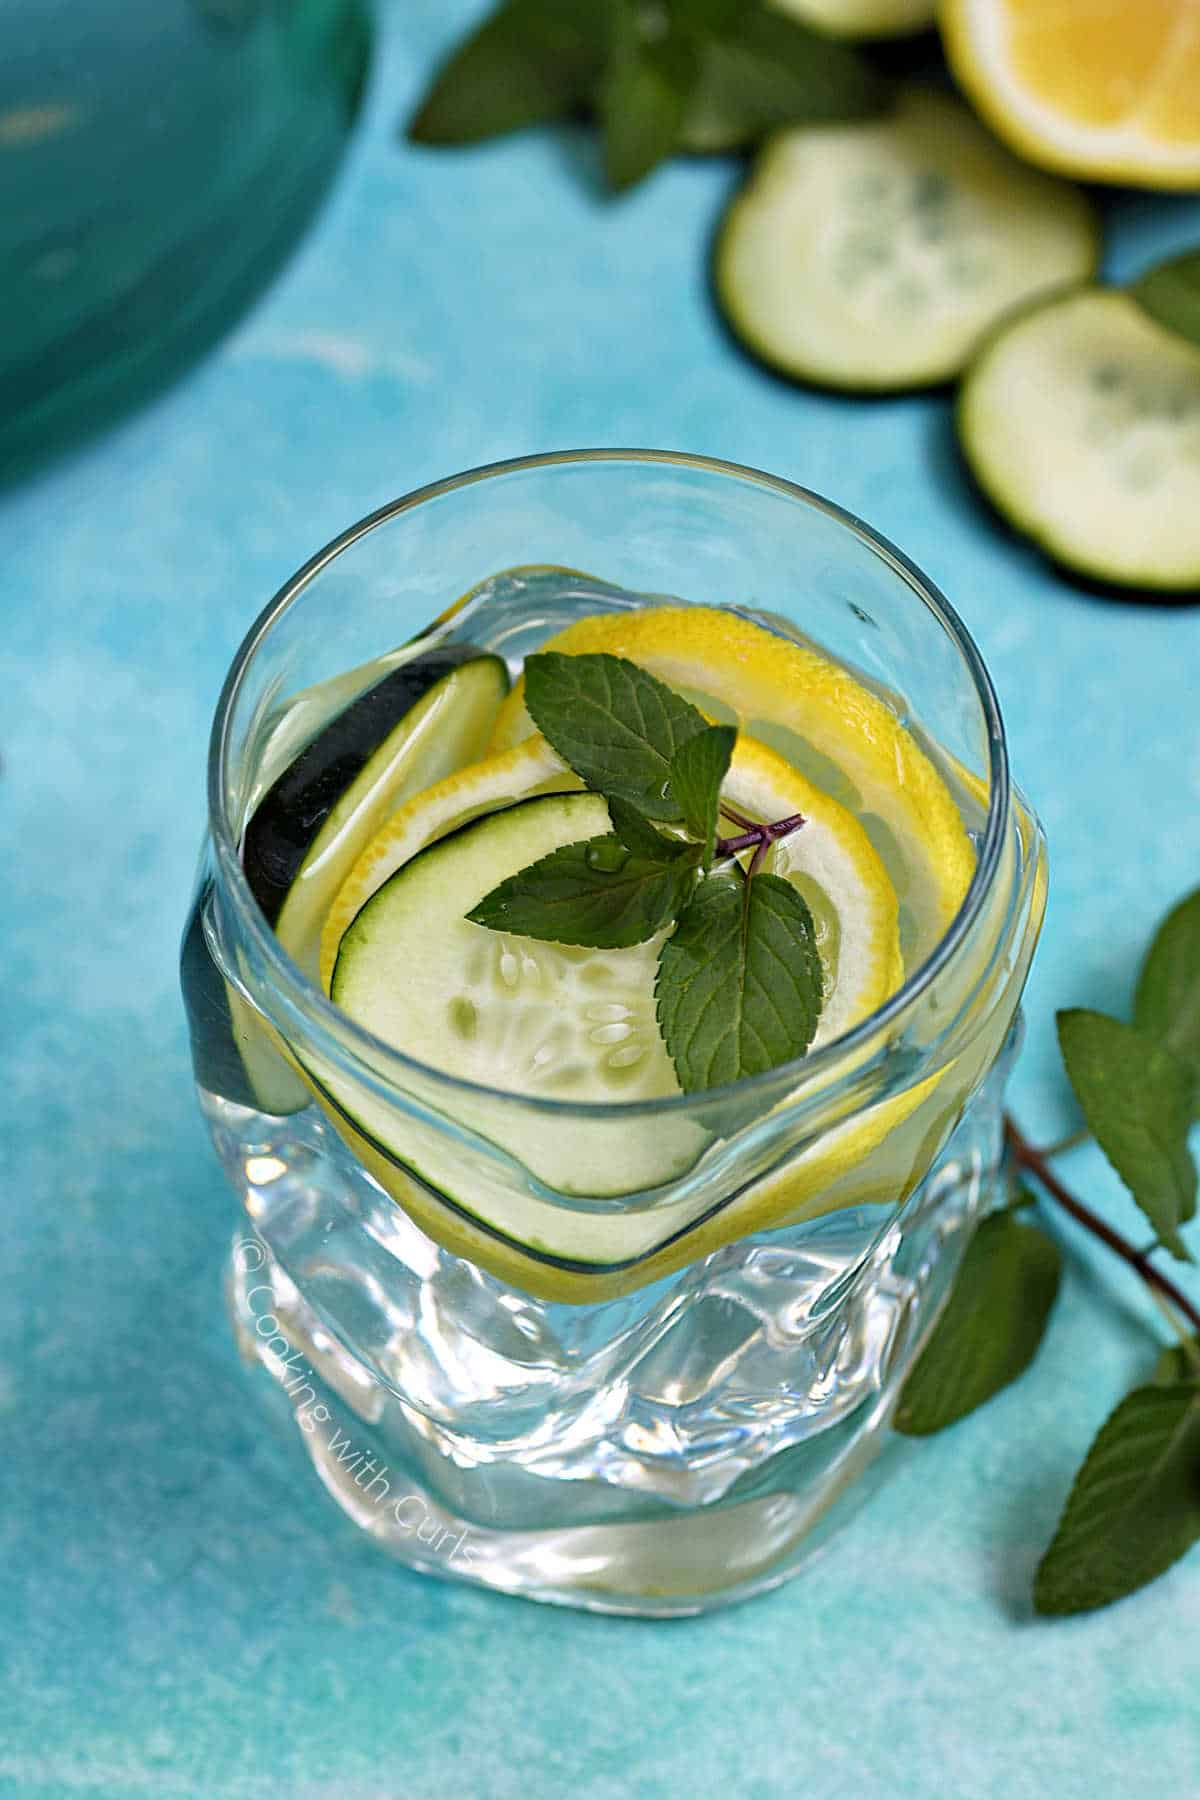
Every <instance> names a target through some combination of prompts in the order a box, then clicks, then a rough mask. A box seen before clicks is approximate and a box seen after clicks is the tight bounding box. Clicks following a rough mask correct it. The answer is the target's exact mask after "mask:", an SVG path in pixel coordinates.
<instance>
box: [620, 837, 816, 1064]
mask: <svg viewBox="0 0 1200 1800" xmlns="http://www.w3.org/2000/svg"><path fill="white" fill-rule="evenodd" d="M822 993H823V977H822V971H821V959H820V957H819V955H818V953H817V947H816V935H815V932H814V929H813V922H812V915H811V913H810V912H809V910H808V907H807V906H806V905H805V903H804V901H803V900H802V899H801V897H800V895H799V894H798V893H797V892H796V889H795V888H794V887H792V886H791V885H790V884H789V883H788V882H786V881H783V880H781V879H780V877H779V876H777V875H755V876H753V877H752V878H751V877H748V876H746V875H744V874H743V873H742V871H741V869H740V868H738V867H737V866H736V865H735V866H734V867H733V868H731V869H729V870H723V871H721V872H720V873H719V874H714V875H708V876H706V877H704V879H703V880H702V881H700V883H699V884H698V885H697V887H696V888H695V890H694V892H693V894H692V897H691V899H690V900H689V901H688V903H687V905H686V906H685V907H684V909H683V912H682V913H681V914H680V917H679V923H678V925H677V926H676V928H675V931H674V934H673V935H672V936H671V937H669V938H668V939H667V941H666V943H665V944H664V945H663V947H662V949H661V950H660V951H659V957H658V980H657V982H656V984H655V997H656V999H657V1002H658V1023H659V1029H660V1030H661V1032H662V1035H663V1041H664V1043H665V1044H666V1046H667V1050H668V1052H669V1053H670V1057H671V1060H672V1062H673V1063H674V1064H675V1072H676V1074H677V1075H678V1077H679V1084H680V1086H681V1087H682V1088H683V1089H684V1090H685V1092H688V1093H695V1092H697V1091H699V1090H701V1089H703V1088H710V1087H716V1086H719V1085H720V1084H722V1083H724V1082H729V1081H737V1080H738V1079H740V1077H742V1076H743V1075H759V1074H761V1073H763V1071H764V1070H767V1069H773V1068H777V1067H778V1065H779V1064H780V1063H785V1062H790V1061H791V1059H792V1058H793V1057H796V1056H801V1055H802V1054H803V1053H804V1051H805V1050H807V1049H808V1046H809V1044H810V1043H811V1042H812V1039H813V1035H814V1033H815V1032H816V1029H817V1021H818V1019H819V1017H820V1012H821V1000H822Z"/></svg>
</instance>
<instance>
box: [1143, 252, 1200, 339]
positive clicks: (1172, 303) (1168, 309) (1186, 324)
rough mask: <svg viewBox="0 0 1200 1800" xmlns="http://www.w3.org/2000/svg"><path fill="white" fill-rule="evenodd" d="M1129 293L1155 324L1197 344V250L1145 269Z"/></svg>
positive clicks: (1199, 291) (1199, 319) (1199, 255)
mask: <svg viewBox="0 0 1200 1800" xmlns="http://www.w3.org/2000/svg"><path fill="white" fill-rule="evenodd" d="M1129 292H1130V293H1131V294H1132V296H1133V298H1134V299H1135V300H1136V301H1137V303H1138V305H1139V306H1140V307H1141V308H1142V310H1143V311H1144V312H1148V313H1149V314H1150V317H1151V318H1152V319H1153V320H1154V321H1155V323H1156V324H1159V325H1164V326H1165V327H1166V329H1167V330H1168V331H1173V332H1175V333H1176V335H1177V336H1179V337H1184V338H1186V339H1187V340H1188V342H1189V343H1190V344H1200V250H1185V251H1184V253H1183V255H1182V256H1174V257H1172V258H1171V259H1170V261H1168V262H1163V263H1159V264H1158V266H1157V268H1153V269H1148V270H1147V271H1146V273H1145V274H1144V275H1140V276H1139V277H1138V279H1137V280H1136V281H1134V282H1132V283H1131V284H1130V287H1129Z"/></svg>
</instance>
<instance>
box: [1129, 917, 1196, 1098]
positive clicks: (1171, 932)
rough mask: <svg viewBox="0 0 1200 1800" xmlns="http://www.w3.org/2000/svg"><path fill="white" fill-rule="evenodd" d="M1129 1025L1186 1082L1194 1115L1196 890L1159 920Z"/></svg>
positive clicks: (1140, 977) (1143, 967)
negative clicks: (1152, 1041) (1165, 1052)
mask: <svg viewBox="0 0 1200 1800" xmlns="http://www.w3.org/2000/svg"><path fill="white" fill-rule="evenodd" d="M1133 1022H1134V1024H1135V1025H1136V1026H1137V1028H1138V1030H1139V1031H1145V1032H1148V1033H1149V1034H1150V1036H1151V1037H1156V1038H1161V1040H1162V1041H1163V1043H1164V1044H1166V1046H1167V1048H1168V1049H1169V1050H1171V1051H1173V1052H1174V1054H1175V1056H1176V1058H1177V1060H1178V1061H1179V1062H1181V1063H1182V1064H1183V1066H1184V1068H1185V1069H1186V1070H1187V1071H1188V1073H1189V1074H1190V1076H1191V1078H1192V1112H1193V1116H1195V1115H1196V1114H1200V888H1197V889H1196V890H1195V892H1194V893H1191V894H1189V895H1188V896H1187V898H1186V899H1185V900H1181V901H1180V902H1179V905H1178V906H1176V907H1174V908H1173V909H1172V910H1171V911H1170V912H1169V913H1168V914H1167V916H1166V918H1165V919H1164V920H1163V922H1162V924H1161V925H1160V926H1159V928H1158V931H1157V932H1156V933H1155V936H1154V941H1153V943H1152V944H1151V946H1150V948H1149V950H1148V951H1147V953H1146V960H1145V962H1144V963H1143V964H1142V969H1141V973H1140V974H1139V976H1138V984H1137V993H1136V996H1135V998H1134V1003H1133Z"/></svg>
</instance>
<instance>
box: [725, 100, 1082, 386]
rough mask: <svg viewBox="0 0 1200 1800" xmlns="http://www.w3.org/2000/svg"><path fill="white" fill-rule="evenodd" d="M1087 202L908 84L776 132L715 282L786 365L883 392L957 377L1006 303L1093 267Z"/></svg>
mask: <svg viewBox="0 0 1200 1800" xmlns="http://www.w3.org/2000/svg"><path fill="white" fill-rule="evenodd" d="M1098 251H1099V236H1098V232H1097V228H1096V224H1095V220H1094V218H1093V215H1092V211H1091V208H1090V206H1089V204H1088V202H1087V201H1086V200H1085V199H1084V197H1083V195H1082V194H1081V193H1080V192H1079V191H1078V190H1077V189H1075V188H1072V187H1070V186H1069V185H1068V184H1067V183H1066V182H1063V181H1059V180H1056V179H1055V178H1054V177H1052V176H1049V175H1043V174H1041V173H1039V172H1038V171H1036V170H1033V169H1029V168H1027V167H1025V165H1024V164H1023V163H1020V162H1018V161H1017V160H1016V158H1015V157H1013V156H1011V155H1010V154H1009V152H1008V151H1007V150H1004V149H1002V148H1001V146H1000V145H999V144H997V143H996V141H995V139H994V138H992V137H991V136H989V134H988V133H987V132H986V131H985V130H984V128H983V127H982V126H981V125H980V124H979V122H978V121H977V120H976V119H975V118H974V117H973V116H972V114H971V113H969V112H968V111H967V109H966V108H965V107H964V106H963V105H961V104H960V103H959V102H958V101H956V100H953V99H951V98H950V97H949V96H947V95H943V94H938V93H934V92H931V91H925V90H920V89H913V90H910V91H908V92H907V93H905V94H904V95H902V97H901V99H900V101H899V103H898V105H897V107H896V110H895V112H894V113H892V114H890V115H889V116H887V117H885V118H883V119H875V120H868V121H860V122H857V123H851V124H845V125H832V126H822V127H819V128H808V127H805V128H803V129H800V130H795V131H787V132H782V133H780V134H779V135H778V136H776V137H774V138H772V139H771V140H770V141H769V142H768V144H767V145H766V147H765V149H764V150H763V152H762V154H761V156H760V157H759V160H758V162H757V163H756V164H755V167H754V171H753V173H752V175H751V178H750V181H749V183H748V184H747V186H746V187H745V188H744V189H743V190H742V192H741V194H740V195H738V197H737V198H736V199H735V200H734V202H733V204H732V206H731V207H730V210H729V212H728V213H727V214H726V217H725V221H724V223H723V225H722V227H721V232H720V236H719V239H718V243H717V252H716V285H717V294H718V298H719V300H720V303H721V306H722V309H723V310H724V312H725V314H726V316H727V318H728V320H729V323H730V325H731V326H732V328H733V330H734V331H735V332H736V334H737V335H738V336H739V337H740V338H741V339H742V340H743V341H744V343H745V344H746V345H747V346H748V347H749V348H750V349H751V350H753V351H754V352H755V353H756V354H757V355H759V356H761V357H762V359H763V360H764V361H765V362H767V363H770V364H771V365H772V366H773V367H775V368H777V369H779V370H781V371H782V372H783V373H784V374H786V375H792V376H796V377H797V378H799V379H800V380H802V381H810V382H815V383H817V384H818V385H821V386H826V387H833V388H844V389H852V390H861V391H865V392H870V391H874V392H887V391H889V390H890V391H895V390H897V389H903V388H916V387H926V386H930V385H932V384H934V383H937V382H943V381H946V380H948V379H949V378H950V377H951V376H953V375H955V374H957V372H958V371H959V370H960V369H961V368H962V367H963V365H964V364H965V362H966V361H967V359H968V357H969V355H970V353H971V351H972V349H973V348H974V346H975V345H976V343H977V342H978V340H979V338H980V337H981V336H982V334H983V333H984V331H985V330H986V329H987V328H988V327H989V326H991V325H992V324H993V323H994V322H995V320H996V319H998V318H999V317H1000V315H1001V314H1003V313H1005V312H1008V311H1009V310H1010V309H1011V308H1012V307H1014V306H1016V305H1018V304H1019V303H1021V302H1023V301H1025V300H1027V299H1029V298H1030V297H1031V296H1033V295H1035V294H1037V293H1040V292H1042V291H1043V290H1046V289H1049V288H1053V287H1057V286H1061V285H1062V284H1064V283H1066V282H1075V281H1079V280H1082V279H1086V277H1088V276H1089V275H1091V274H1092V273H1094V271H1095V268H1096V262H1097V256H1098Z"/></svg>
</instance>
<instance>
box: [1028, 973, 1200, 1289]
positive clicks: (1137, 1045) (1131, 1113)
mask: <svg viewBox="0 0 1200 1800" xmlns="http://www.w3.org/2000/svg"><path fill="white" fill-rule="evenodd" d="M1058 1042H1059V1047H1060V1049H1061V1050H1062V1057H1063V1062H1064V1063H1065V1065H1066V1070H1067V1075H1068V1076H1069V1078H1070V1082H1071V1086H1072V1087H1073V1088H1074V1090H1075V1096H1076V1098H1077V1100H1078V1101H1079V1104H1080V1106H1081V1107H1082V1109H1083V1116H1084V1118H1085V1119H1086V1121H1087V1124H1088V1128H1089V1130H1090V1131H1091V1133H1092V1135H1093V1137H1094V1138H1095V1139H1096V1142H1097V1143H1098V1144H1099V1146H1100V1148H1101V1149H1102V1150H1103V1152H1104V1154H1105V1156H1107V1158H1108V1160H1109V1162H1110V1163H1111V1164H1112V1166H1113V1168H1114V1169H1115V1170H1116V1171H1117V1174H1118V1175H1119V1176H1120V1177H1121V1180H1122V1181H1123V1182H1124V1183H1125V1185H1126V1187H1127V1188H1128V1189H1129V1191H1130V1193H1131V1194H1132V1195H1133V1198H1134V1199H1135V1200H1136V1201H1137V1203H1138V1205H1139V1206H1140V1207H1141V1209H1142V1211H1143V1212H1144V1213H1145V1215H1146V1217H1147V1218H1148V1219H1149V1221H1150V1223H1151V1225H1152V1226H1153V1227H1154V1230H1155V1234H1156V1236H1157V1237H1158V1240H1159V1242H1160V1243H1161V1244H1163V1245H1165V1247H1166V1248H1167V1249H1168V1250H1169V1251H1170V1252H1171V1254H1172V1256H1176V1257H1178V1258H1179V1259H1180V1260H1181V1261H1183V1262H1190V1261H1191V1258H1190V1256H1189V1254H1188V1251H1187V1249H1186V1248H1185V1246H1184V1244H1183V1241H1182V1239H1181V1238H1180V1236H1179V1232H1178V1227H1179V1226H1180V1225H1181V1224H1183V1223H1184V1221H1185V1220H1187V1219H1190V1218H1191V1216H1192V1214H1193V1213H1194V1211H1195V1210H1196V1168H1195V1164H1194V1163H1193V1162H1192V1159H1191V1156H1190V1154H1189V1152H1188V1147H1187V1132H1188V1125H1189V1123H1190V1120H1191V1111H1192V1084H1191V1081H1190V1079H1189V1077H1188V1075H1187V1072H1186V1071H1185V1070H1184V1069H1183V1068H1182V1066H1181V1065H1180V1064H1179V1063H1178V1062H1177V1061H1176V1059H1175V1057H1174V1056H1173V1055H1172V1054H1171V1052H1170V1051H1169V1050H1168V1049H1167V1048H1166V1046H1165V1045H1163V1044H1161V1043H1159V1042H1158V1041H1157V1039H1155V1038H1152V1037H1148V1036H1147V1035H1146V1033H1145V1032H1144V1031H1139V1030H1137V1029H1136V1028H1135V1027H1134V1026H1132V1025H1124V1024H1122V1023H1121V1021H1120V1020H1119V1019H1110V1018H1108V1017H1106V1015H1105V1014H1104V1013H1098V1012H1088V1011H1086V1010H1084V1009H1083V1008H1079V1009H1076V1010H1074V1011H1069V1012H1060V1013H1059V1015H1058Z"/></svg>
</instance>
